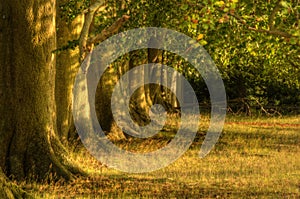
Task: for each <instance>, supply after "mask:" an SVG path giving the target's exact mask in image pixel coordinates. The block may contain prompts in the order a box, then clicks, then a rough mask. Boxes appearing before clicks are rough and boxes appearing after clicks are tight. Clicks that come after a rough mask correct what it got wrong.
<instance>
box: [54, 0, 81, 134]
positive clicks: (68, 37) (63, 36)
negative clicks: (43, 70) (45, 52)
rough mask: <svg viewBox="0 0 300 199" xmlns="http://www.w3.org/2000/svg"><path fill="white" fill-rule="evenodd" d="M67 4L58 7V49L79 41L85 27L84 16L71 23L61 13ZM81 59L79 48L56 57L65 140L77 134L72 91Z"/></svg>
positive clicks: (60, 119) (60, 123)
mask: <svg viewBox="0 0 300 199" xmlns="http://www.w3.org/2000/svg"><path fill="white" fill-rule="evenodd" d="M67 2H68V1H67V0H62V1H59V2H58V5H57V17H56V18H57V48H58V49H61V48H62V47H65V46H67V45H68V42H69V41H74V40H77V39H78V38H79V36H80V31H81V29H82V25H83V16H82V15H79V16H77V17H76V18H75V19H74V20H71V21H70V20H68V19H67V17H66V16H65V15H64V13H63V12H62V11H61V9H60V7H61V6H62V5H63V4H65V3H67ZM79 57H80V56H79V48H78V47H76V48H73V49H72V48H69V49H67V50H63V51H60V52H58V54H57V56H56V82H55V98H56V99H55V100H56V108H57V129H58V133H59V136H60V137H61V138H62V139H64V140H68V139H69V138H73V137H74V134H75V133H76V132H75V127H74V123H73V117H72V90H73V85H74V80H75V76H76V74H77V72H78V69H79V67H80V63H79Z"/></svg>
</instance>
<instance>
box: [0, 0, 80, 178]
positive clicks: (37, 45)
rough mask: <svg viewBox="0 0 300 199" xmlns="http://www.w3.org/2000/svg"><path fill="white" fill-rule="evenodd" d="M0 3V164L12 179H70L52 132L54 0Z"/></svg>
mask: <svg viewBox="0 0 300 199" xmlns="http://www.w3.org/2000/svg"><path fill="white" fill-rule="evenodd" d="M1 8H2V12H3V13H5V15H6V16H7V17H6V18H5V21H4V23H1V25H3V27H1V29H2V30H5V31H4V33H1V37H0V45H1V46H0V47H1V49H0V50H1V52H3V54H2V53H1V57H0V65H1V68H2V69H1V71H0V72H1V79H0V80H1V81H0V82H1V83H0V86H1V88H0V90H1V92H2V93H1V98H0V100H1V101H0V105H1V108H0V111H1V112H0V117H1V118H0V121H1V125H0V159H1V161H0V164H1V165H0V166H1V168H2V169H3V171H4V172H5V173H6V174H7V176H12V177H14V178H16V179H22V178H27V177H35V178H38V179H43V178H45V177H46V176H47V174H49V172H54V173H56V174H57V176H62V177H64V178H66V179H70V178H72V176H73V175H72V173H71V172H70V170H69V167H70V166H69V165H68V164H65V163H64V162H63V156H64V155H67V153H66V151H65V150H64V148H63V146H62V144H61V143H60V141H59V139H58V137H57V132H56V131H57V129H56V111H55V110H56V109H55V97H54V91H55V55H54V54H53V53H52V51H53V50H55V49H56V33H55V32H56V28H55V17H56V7H55V0H39V1H36V0H2V1H1ZM74 172H75V170H74Z"/></svg>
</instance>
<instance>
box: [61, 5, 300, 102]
mask: <svg viewBox="0 0 300 199" xmlns="http://www.w3.org/2000/svg"><path fill="white" fill-rule="evenodd" d="M74 2H76V1H70V2H69V3H68V6H64V10H65V12H69V14H67V15H68V16H71V18H72V17H74V16H76V14H78V12H80V11H82V9H83V7H86V5H88V1H84V0H78V1H77V2H80V3H81V5H84V6H83V7H80V8H79V9H77V10H76V8H75V7H76V6H75V5H76V3H74ZM106 4H107V5H106V10H105V11H104V12H101V13H99V14H98V15H97V17H96V20H95V27H97V28H95V30H94V34H96V33H98V32H100V31H101V30H102V29H103V28H105V27H107V26H109V25H110V24H112V23H113V22H114V21H115V20H116V19H117V18H119V17H121V16H122V15H123V14H127V15H130V17H131V18H130V21H129V22H128V23H126V24H125V26H124V27H123V29H122V30H127V29H132V28H138V27H150V26H154V27H164V28H169V29H173V30H176V31H179V32H182V33H184V34H186V35H188V36H190V37H192V38H194V39H195V40H197V41H198V42H199V44H201V45H202V46H204V47H205V48H206V50H207V51H208V52H209V54H210V55H211V57H212V58H213V60H214V61H215V63H216V65H217V66H218V68H219V70H220V72H221V74H222V76H223V79H224V82H225V86H226V89H227V94H228V99H229V100H233V99H236V98H243V99H248V100H250V101H251V100H252V101H253V100H254V101H255V103H256V102H259V103H260V104H261V105H263V106H274V105H275V106H278V105H288V104H290V105H291V104H293V105H296V106H299V102H300V95H299V93H300V62H299V61H300V56H299V55H300V50H299V46H300V42H299V41H300V30H299V23H300V21H299V15H300V14H299V13H300V5H299V4H300V3H299V2H298V1H280V3H279V4H278V3H277V1H248V0H224V1H218V0H203V1H197V0H176V1H175V0H170V1H155V0H150V1H140V0H131V1H125V0H122V1H115V0H107V2H106ZM122 30H121V31H122ZM174 56H175V55H171V54H169V55H168V56H165V57H167V59H168V60H165V62H167V63H168V64H170V65H171V66H173V67H175V68H177V70H179V71H181V72H184V73H185V75H186V76H187V78H188V79H189V80H190V81H191V82H193V84H194V88H195V89H196V92H197V93H201V95H203V94H204V95H206V97H204V98H203V99H208V98H209V96H208V92H207V91H205V88H206V87H205V84H204V82H203V80H202V79H201V76H200V75H199V74H196V73H194V72H193V70H192V69H191V68H192V67H191V66H190V65H189V64H188V63H184V62H183V63H181V64H179V65H178V63H180V59H178V58H176V57H174ZM170 60H174V61H170ZM187 71H190V72H187ZM191 71H192V72H191ZM203 91H205V93H203ZM255 103H254V104H253V105H255ZM256 105H257V104H256Z"/></svg>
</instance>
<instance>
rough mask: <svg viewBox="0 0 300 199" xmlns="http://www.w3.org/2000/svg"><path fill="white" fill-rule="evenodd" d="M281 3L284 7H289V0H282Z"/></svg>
mask: <svg viewBox="0 0 300 199" xmlns="http://www.w3.org/2000/svg"><path fill="white" fill-rule="evenodd" d="M281 5H282V6H283V7H285V8H288V7H289V4H288V2H286V1H281Z"/></svg>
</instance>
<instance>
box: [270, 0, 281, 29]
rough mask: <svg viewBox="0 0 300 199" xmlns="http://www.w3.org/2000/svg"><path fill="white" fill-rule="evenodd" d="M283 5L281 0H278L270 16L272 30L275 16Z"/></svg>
mask: <svg viewBox="0 0 300 199" xmlns="http://www.w3.org/2000/svg"><path fill="white" fill-rule="evenodd" d="M280 7H281V0H278V1H277V3H276V5H275V7H274V9H273V11H272V13H271V15H270V17H269V29H270V30H271V31H272V30H273V29H274V24H275V23H274V19H275V16H276V13H277V12H278V11H279V9H280Z"/></svg>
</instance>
